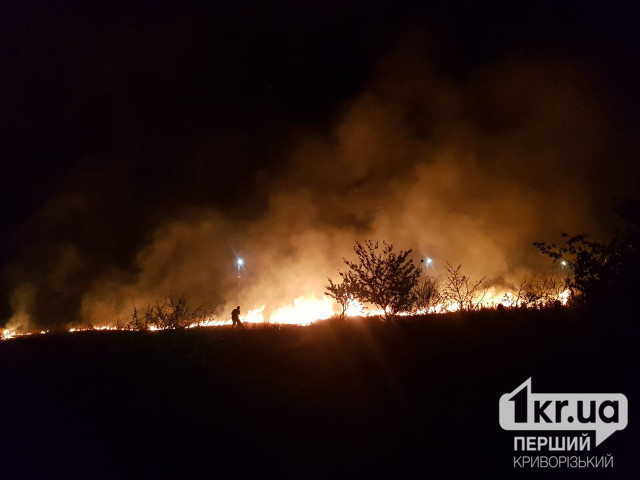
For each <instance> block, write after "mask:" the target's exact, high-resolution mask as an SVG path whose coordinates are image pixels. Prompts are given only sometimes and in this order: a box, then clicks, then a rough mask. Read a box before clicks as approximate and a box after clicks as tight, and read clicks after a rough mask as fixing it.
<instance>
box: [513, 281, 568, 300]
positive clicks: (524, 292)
mask: <svg viewBox="0 0 640 480" xmlns="http://www.w3.org/2000/svg"><path fill="white" fill-rule="evenodd" d="M507 288H508V290H509V293H510V294H511V297H510V298H509V297H508V296H507V298H508V300H510V301H511V306H512V307H527V308H528V307H548V306H551V305H553V304H554V303H555V302H556V301H561V300H562V293H564V292H565V290H567V281H566V279H563V278H559V277H556V276H553V275H550V276H543V275H539V276H535V277H533V278H531V279H530V278H527V277H525V278H523V279H522V280H521V281H520V282H519V283H508V284H507Z"/></svg>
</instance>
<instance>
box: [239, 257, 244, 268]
mask: <svg viewBox="0 0 640 480" xmlns="http://www.w3.org/2000/svg"><path fill="white" fill-rule="evenodd" d="M242 265H244V260H243V259H241V258H239V259H238V266H239V267H241V266H242Z"/></svg>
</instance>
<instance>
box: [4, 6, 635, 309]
mask: <svg viewBox="0 0 640 480" xmlns="http://www.w3.org/2000/svg"><path fill="white" fill-rule="evenodd" d="M116 3H117V2H105V5H104V6H102V7H96V6H95V5H93V4H92V3H87V2H77V3H72V2H2V4H0V112H1V114H0V131H1V134H0V135H1V139H0V159H1V161H2V178H3V182H2V189H1V195H2V217H1V220H0V221H1V223H2V225H1V228H2V232H3V235H2V236H1V239H0V247H1V252H2V253H1V258H0V262H1V263H2V265H4V266H5V267H4V272H5V273H4V276H3V278H4V280H3V291H2V302H3V305H2V313H3V315H2V318H6V317H7V316H8V315H7V313H10V308H9V300H8V298H9V293H10V292H11V290H12V289H13V288H14V287H15V285H16V284H17V283H19V282H21V281H23V280H24V279H25V278H30V279H35V280H34V281H35V282H36V283H37V282H38V281H39V278H40V277H39V276H41V275H45V274H44V273H41V272H46V271H48V270H50V269H51V268H52V267H51V264H50V263H51V259H52V258H53V257H55V256H56V255H57V253H56V249H57V248H58V246H59V245H61V244H73V245H75V246H76V248H77V251H78V252H79V256H80V257H81V258H82V261H83V262H86V265H85V267H84V268H83V272H84V273H83V274H81V275H79V276H78V277H77V278H76V279H72V281H71V283H74V282H75V283H82V282H85V281H87V280H90V277H91V275H100V273H101V272H103V271H104V270H105V269H108V268H111V267H114V268H121V269H124V270H126V269H128V268H130V266H131V262H132V259H133V257H134V255H135V254H136V253H137V252H138V249H139V247H140V245H141V244H142V243H144V242H145V239H147V238H148V235H149V234H150V232H152V231H153V229H154V228H155V227H156V226H157V225H159V224H160V223H161V222H162V221H164V220H165V219H166V218H170V217H172V216H179V215H182V214H183V213H184V210H185V209H187V208H188V207H193V206H204V207H208V206H211V207H215V208H216V210H218V211H221V212H223V213H225V214H229V215H233V216H235V217H238V218H241V219H247V220H251V219H253V218H257V217H259V216H260V215H261V214H262V213H263V212H262V209H263V208H264V202H265V199H266V198H267V196H268V193H269V192H268V188H267V186H266V185H268V182H267V181H265V179H272V178H277V177H278V176H279V175H280V172H281V171H282V170H283V169H284V168H285V162H286V159H287V158H288V157H289V155H290V153H291V152H292V151H293V150H294V149H295V148H296V145H295V144H294V143H295V142H293V140H292V138H297V137H298V136H300V135H304V134H305V132H309V131H314V132H316V133H317V132H323V131H326V130H328V129H329V128H330V127H331V125H332V124H333V122H334V121H335V118H336V115H339V113H340V112H341V110H342V109H344V108H345V105H347V104H348V103H349V102H350V101H352V100H353V99H354V98H355V97H356V96H357V95H358V94H359V93H360V92H361V91H362V90H363V89H364V88H365V87H366V86H367V85H368V84H369V83H370V82H371V81H372V79H373V78H374V77H375V75H376V71H377V68H378V66H379V64H380V62H381V61H382V60H383V59H384V58H386V57H387V56H389V55H391V54H392V52H397V51H398V49H400V50H402V49H403V48H405V47H403V45H409V46H410V47H406V48H414V47H415V46H416V44H417V45H418V47H419V48H418V49H419V50H420V51H421V52H423V54H424V55H426V56H428V59H426V60H425V61H428V63H429V65H431V68H433V69H434V70H435V71H436V72H437V74H438V75H439V76H440V77H441V78H444V79H446V80H447V81H448V82H450V83H451V84H452V85H456V84H463V83H464V82H465V81H466V80H467V79H468V78H469V76H470V75H472V73H473V74H475V73H476V72H478V71H482V69H483V68H486V69H491V68H492V65H495V63H496V62H499V61H501V60H503V59H510V58H533V57H535V58H537V59H553V61H561V62H565V63H567V64H570V65H572V66H573V67H575V68H576V69H578V70H580V71H584V72H588V75H589V78H590V79H591V80H590V81H591V87H590V88H591V93H592V95H593V96H594V97H598V98H602V99H603V100H602V103H603V104H604V105H605V108H606V109H607V111H608V112H609V114H608V119H609V121H610V128H611V129H612V130H615V132H617V133H616V136H615V145H612V150H611V152H612V153H611V158H610V159H609V161H610V162H611V164H610V165H611V167H612V168H614V169H616V168H619V169H628V168H631V167H632V165H634V162H635V159H637V158H638V157H637V153H638V143H637V139H636V138H635V136H636V132H637V128H638V125H639V120H640V114H639V105H640V103H639V98H640V92H639V87H638V85H640V82H639V80H640V79H639V78H638V71H639V58H640V56H639V55H638V51H637V50H638V48H637V47H638V45H639V44H640V43H639V41H638V40H639V39H638V34H637V25H636V19H637V17H636V15H634V14H633V12H631V11H624V10H621V9H618V8H619V7H616V8H614V7H610V6H608V5H606V4H605V3H600V4H599V6H590V5H586V4H585V2H529V3H522V2H510V4H507V6H505V5H488V4H486V3H485V2H455V1H454V2H450V1H449V2H435V3H430V4H429V5H427V2H419V3H418V4H416V5H411V4H402V3H398V2H386V3H385V2H360V3H359V4H357V5H356V4H347V3H345V2H291V3H277V4H270V3H266V2H261V3H256V4H251V3H239V2H232V3H229V4H222V3H219V2H204V3H205V5H206V6H202V5H198V4H192V3H189V2H179V5H177V4H174V3H178V2H173V3H170V2H139V3H138V4H137V5H136V6H131V5H129V4H130V3H131V2H122V4H119V5H116ZM543 61H544V60H543ZM489 122H490V121H489ZM603 188H604V189H606V190H609V191H615V190H616V189H617V188H618V185H616V184H609V185H605V186H603ZM87 272H93V273H91V274H88V273H87ZM78 288H79V289H80V287H78ZM65 289H67V287H64V288H62V287H60V288H57V287H55V286H53V287H51V286H50V287H48V288H43V289H42V291H43V292H45V291H46V292H45V293H42V295H43V297H42V299H41V300H42V301H41V302H40V303H44V304H47V305H48V303H47V302H50V301H51V298H52V297H60V298H63V299H69V298H70V299H71V300H69V301H71V302H73V301H77V299H78V298H79V295H81V293H80V290H78V291H75V292H72V293H70V294H68V292H67V291H66V290H65ZM62 290H65V291H64V292H63V291H62ZM67 295H68V298H67ZM74 299H75V300H74ZM40 308H41V309H42V308H43V307H40ZM65 308H66V307H65V306H60V307H59V312H60V315H63V314H65V313H64V312H65Z"/></svg>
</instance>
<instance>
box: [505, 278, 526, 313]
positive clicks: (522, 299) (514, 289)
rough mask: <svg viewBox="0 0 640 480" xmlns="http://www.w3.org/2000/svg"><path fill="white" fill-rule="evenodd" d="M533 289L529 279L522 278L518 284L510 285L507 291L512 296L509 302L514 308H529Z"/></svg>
mask: <svg viewBox="0 0 640 480" xmlns="http://www.w3.org/2000/svg"><path fill="white" fill-rule="evenodd" d="M531 288H532V282H531V281H530V280H529V278H528V277H524V278H522V279H521V280H520V281H519V282H518V283H508V284H507V290H508V291H509V293H510V294H511V297H510V298H509V297H508V296H507V298H508V300H509V301H510V303H511V306H512V307H520V306H523V305H525V306H527V305H528V303H529V300H528V298H529V293H530V291H531Z"/></svg>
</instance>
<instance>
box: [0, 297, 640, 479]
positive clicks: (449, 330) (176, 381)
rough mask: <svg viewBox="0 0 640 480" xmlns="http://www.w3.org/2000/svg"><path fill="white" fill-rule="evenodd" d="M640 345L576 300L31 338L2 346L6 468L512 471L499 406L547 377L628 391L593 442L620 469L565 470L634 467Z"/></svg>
mask: <svg viewBox="0 0 640 480" xmlns="http://www.w3.org/2000/svg"><path fill="white" fill-rule="evenodd" d="M639 356H640V355H639V353H638V346H637V329H636V328H635V327H633V328H631V327H629V326H627V327H625V328H622V327H614V326H612V322H609V321H607V319H596V320H587V319H586V318H583V317H581V316H579V315H576V314H574V313H572V312H571V311H570V310H566V309H559V310H549V311H542V312H540V311H522V312H514V311H504V312H499V311H488V312H475V313H468V314H447V315H440V316H429V317H424V318H411V319H404V320H402V321H401V322H398V323H392V324H384V323H380V322H379V321H377V320H375V319H366V320H346V321H344V322H331V321H330V322H324V323H321V324H316V325H314V326H310V327H282V328H278V327H253V328H248V329H246V330H232V329H230V328H227V327H219V328H201V329H191V330H174V331H161V332H145V333H142V332H109V331H105V332H80V333H74V334H49V335H43V336H37V337H29V338H19V339H15V340H11V341H6V342H2V343H0V378H1V379H2V390H1V392H2V393H1V399H2V400H1V403H0V405H1V409H0V411H1V412H2V424H1V432H0V447H1V453H0V456H1V459H2V465H1V468H2V470H1V472H2V473H1V474H0V476H1V477H2V478H20V477H30V478H33V477H37V478H68V477H70V476H72V475H73V474H79V475H81V476H83V477H84V478H104V477H107V478H123V477H138V478H143V477H144V478H157V477H158V476H159V475H169V476H173V477H174V478H183V477H185V476H190V474H196V473H199V476H200V478H216V477H221V478H227V477H226V475H225V474H224V472H228V471H229V469H232V471H233V472H235V474H237V475H238V476H241V477H243V476H251V477H255V476H256V475H260V476H268V477H271V476H273V475H276V476H280V477H293V476H297V477H302V478H309V477H323V478H329V477H333V478H345V477H348V478H361V477H365V476H372V475H376V476H379V475H383V476H391V478H407V477H412V478H413V477H416V476H417V477H424V478H427V477H433V478H492V477H491V476H492V475H493V476H494V477H495V476H496V475H498V474H503V475H504V476H509V477H511V476H513V475H514V469H513V460H512V458H513V436H514V434H513V433H510V432H505V431H502V430H501V429H500V427H499V425H498V399H499V397H500V395H501V394H503V393H507V392H510V391H511V390H513V389H514V388H515V387H517V386H518V385H520V384H521V383H522V382H523V381H524V380H526V379H527V378H528V377H530V376H531V377H533V390H534V391H535V392H582V391H589V392H594V393H596V392H622V393H625V394H626V395H627V397H628V398H629V404H630V406H629V409H630V414H629V418H630V420H629V426H628V427H627V429H626V430H624V431H622V432H617V433H615V434H614V435H613V436H612V437H610V438H609V439H608V440H606V442H605V443H604V444H603V445H602V449H603V450H602V449H598V450H597V451H595V452H594V454H596V453H597V454H600V455H604V454H607V453H613V454H614V457H615V467H614V469H613V470H608V471H603V472H585V471H580V472H568V471H566V470H565V471H562V472H559V473H560V474H561V475H560V476H562V478H566V477H567V476H572V475H575V476H579V477H580V478H584V477H585V475H588V474H594V473H596V474H600V475H601V476H603V478H632V477H633V475H632V474H631V472H633V471H634V470H635V469H636V465H635V462H636V461H637V459H636V453H637V451H638V447H639V446H640V442H639V441H638V437H637V435H638V428H637V427H636V426H635V425H634V417H635V408H634V407H635V405H636V401H635V400H636V398H637V396H638V395H637V394H638V391H639V388H638V377H637V368H638V365H640V363H639V362H638V357H639ZM540 473H543V474H548V473H550V472H548V471H547V472H544V471H543V472H540V471H537V472H530V473H529V474H530V475H532V476H534V474H538V475H539V474H540Z"/></svg>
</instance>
